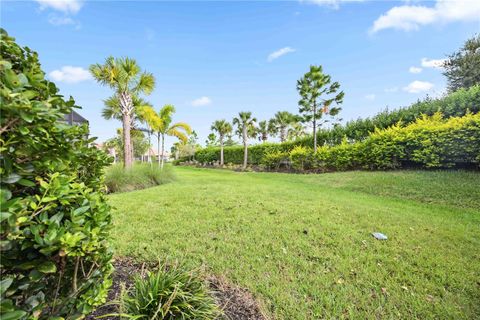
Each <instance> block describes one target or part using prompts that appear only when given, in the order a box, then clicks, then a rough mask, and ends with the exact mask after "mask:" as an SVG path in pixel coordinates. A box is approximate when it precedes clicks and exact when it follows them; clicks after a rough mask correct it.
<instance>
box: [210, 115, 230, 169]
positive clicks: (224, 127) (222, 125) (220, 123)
mask: <svg viewBox="0 0 480 320" xmlns="http://www.w3.org/2000/svg"><path fill="white" fill-rule="evenodd" d="M211 129H212V130H214V131H217V132H218V135H219V140H220V165H221V166H223V162H224V161H223V142H224V138H225V135H227V134H229V133H230V132H232V125H231V124H230V123H229V122H227V121H226V120H217V121H215V122H214V123H213V124H212V127H211Z"/></svg>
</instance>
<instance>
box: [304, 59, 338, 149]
mask: <svg viewBox="0 0 480 320" xmlns="http://www.w3.org/2000/svg"><path fill="white" fill-rule="evenodd" d="M331 81H332V80H331V77H330V76H329V75H327V74H324V73H323V70H322V66H310V70H309V71H308V72H307V73H305V75H304V76H303V77H302V78H301V79H300V80H298V81H297V90H298V93H299V94H300V101H299V102H298V105H299V111H300V113H301V114H302V115H303V120H304V121H305V122H311V124H312V127H313V149H314V151H317V126H318V120H319V119H320V118H322V116H323V115H330V116H335V115H337V114H338V113H339V112H340V110H341V108H340V107H333V106H332V105H333V104H334V103H335V104H340V103H342V102H343V97H344V95H345V94H344V93H343V91H340V92H339V93H337V91H338V89H339V88H340V84H339V83H338V82H333V83H332V82H331Z"/></svg>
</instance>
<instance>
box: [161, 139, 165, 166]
mask: <svg viewBox="0 0 480 320" xmlns="http://www.w3.org/2000/svg"><path fill="white" fill-rule="evenodd" d="M164 151H165V135H164V134H162V155H161V157H162V161H161V165H160V169H161V170H163V153H164Z"/></svg>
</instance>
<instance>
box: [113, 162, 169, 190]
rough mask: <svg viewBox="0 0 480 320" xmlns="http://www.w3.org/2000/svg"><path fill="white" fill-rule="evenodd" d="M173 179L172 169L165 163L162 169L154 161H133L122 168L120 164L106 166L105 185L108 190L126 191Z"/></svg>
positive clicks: (156, 184) (152, 185)
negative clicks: (133, 162)
mask: <svg viewBox="0 0 480 320" xmlns="http://www.w3.org/2000/svg"><path fill="white" fill-rule="evenodd" d="M174 179H175V176H174V174H173V170H172V168H171V167H170V166H168V165H166V166H164V167H163V170H161V169H160V167H159V166H158V165H157V164H156V163H152V164H148V163H135V164H134V165H133V166H132V167H131V168H129V169H124V168H123V165H122V164H115V165H112V166H110V167H108V168H107V170H106V173H105V185H106V186H107V191H108V192H126V191H133V190H139V189H145V188H149V187H154V186H158V185H161V184H165V183H168V182H171V181H173V180H174Z"/></svg>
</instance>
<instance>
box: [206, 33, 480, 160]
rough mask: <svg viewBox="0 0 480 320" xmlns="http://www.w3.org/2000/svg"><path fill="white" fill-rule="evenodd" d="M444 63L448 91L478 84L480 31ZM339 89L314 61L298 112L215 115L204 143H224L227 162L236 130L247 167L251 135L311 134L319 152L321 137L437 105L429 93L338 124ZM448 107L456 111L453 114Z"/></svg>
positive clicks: (300, 85) (353, 132) (352, 133)
mask: <svg viewBox="0 0 480 320" xmlns="http://www.w3.org/2000/svg"><path fill="white" fill-rule="evenodd" d="M442 67H443V69H444V71H443V74H444V75H445V76H446V78H447V84H448V92H449V93H453V92H455V91H457V90H459V89H468V88H471V87H473V86H475V85H478V84H480V35H475V36H473V37H472V38H471V39H468V40H467V41H466V42H465V44H464V45H463V46H462V47H461V48H460V49H459V50H458V51H457V52H454V53H453V54H451V55H449V56H448V57H447V59H446V61H445V63H444V64H443V66H442ZM339 89H340V84H339V83H338V82H332V80H331V76H330V75H328V74H325V73H324V72H323V69H322V66H315V65H312V66H310V69H309V71H308V72H307V73H305V75H304V76H303V77H302V78H301V79H299V80H298V81H297V91H298V93H299V95H300V100H299V102H298V106H299V109H298V110H299V114H298V115H296V114H292V113H290V112H288V111H279V112H277V113H276V114H275V115H274V117H273V118H272V119H270V120H268V121H267V120H263V121H260V122H257V119H256V118H255V117H253V116H252V113H251V112H247V111H242V112H239V114H238V116H237V117H235V118H234V119H233V121H232V123H229V122H228V121H226V120H225V119H222V120H216V121H214V122H213V124H212V126H211V130H212V133H210V134H209V136H208V137H207V141H206V145H207V147H211V146H219V147H220V165H221V166H223V165H224V147H225V146H231V145H235V143H234V142H233V140H232V136H233V133H235V134H236V135H237V136H239V137H240V139H241V142H242V144H243V147H244V162H243V168H246V166H247V159H248V141H249V139H253V138H258V140H259V141H261V142H267V141H268V139H269V137H278V138H279V140H280V142H281V143H283V142H286V141H292V140H299V139H305V140H308V141H310V138H311V140H312V141H310V142H309V143H311V147H313V151H314V152H315V151H316V150H317V146H318V144H319V141H318V140H319V138H320V143H321V144H325V143H328V142H330V143H332V144H336V143H340V141H342V139H343V138H347V139H349V140H351V141H360V140H361V139H364V138H365V137H366V136H368V135H369V134H370V133H371V132H373V130H375V128H377V127H378V128H384V127H385V126H384V125H382V124H391V123H392V122H395V123H396V122H398V121H402V120H403V121H407V123H409V122H413V121H414V120H415V118H416V117H418V116H419V114H418V112H416V110H417V109H418V110H421V111H422V112H426V113H427V114H433V113H434V112H435V111H438V110H427V109H428V108H425V105H427V106H429V105H431V104H429V101H430V98H428V97H427V99H426V100H425V102H421V101H418V102H417V105H418V107H415V105H414V106H412V107H409V108H406V109H399V110H398V111H396V112H391V111H388V110H385V111H383V112H380V113H379V114H378V115H377V116H375V117H374V118H372V119H370V118H367V119H358V120H354V121H350V122H348V123H347V124H345V125H344V126H340V125H339V121H340V120H341V119H339V118H337V116H338V114H339V113H340V111H341V107H340V104H341V103H342V102H343V98H344V96H345V94H344V92H343V91H340V90H339ZM447 100H448V99H447ZM446 103H447V104H448V103H449V102H448V101H446ZM455 103H457V102H455ZM472 108H473V109H476V108H478V106H472ZM472 108H471V109H472ZM443 109H444V112H447V114H446V115H447V116H454V115H457V116H458V115H460V114H455V113H454V112H456V111H457V108H455V107H453V108H452V110H449V109H448V106H447V107H444V108H443ZM460 109H461V108H460ZM449 111H452V114H451V115H450V114H449ZM472 111H475V110H472ZM412 117H413V118H412ZM326 123H331V124H332V126H331V128H330V129H322V126H323V125H324V124H326ZM232 124H233V125H232ZM234 126H236V131H235V132H233V130H234ZM307 126H309V127H310V128H311V129H312V132H311V136H310V137H309V135H308V133H307ZM217 135H218V136H217Z"/></svg>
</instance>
